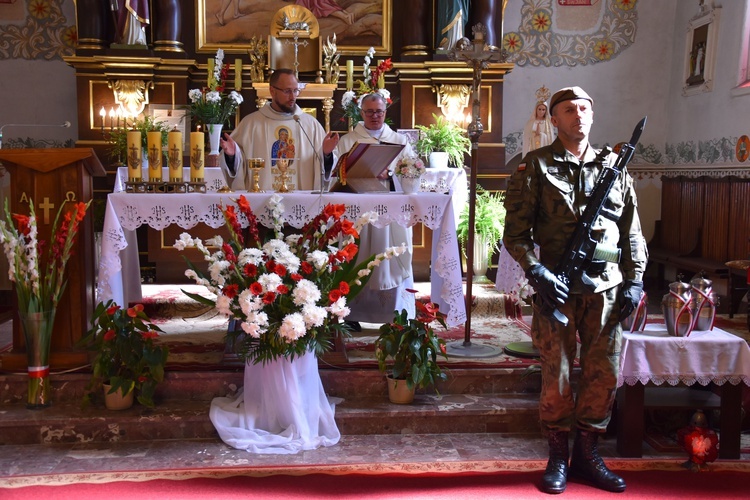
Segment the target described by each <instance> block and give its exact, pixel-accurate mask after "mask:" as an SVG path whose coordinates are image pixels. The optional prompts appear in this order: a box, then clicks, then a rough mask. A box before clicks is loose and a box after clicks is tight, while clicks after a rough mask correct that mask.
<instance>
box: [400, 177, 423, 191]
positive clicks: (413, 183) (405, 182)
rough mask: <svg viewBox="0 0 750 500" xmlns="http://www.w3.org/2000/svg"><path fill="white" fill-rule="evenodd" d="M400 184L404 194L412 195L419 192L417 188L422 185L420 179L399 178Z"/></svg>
mask: <svg viewBox="0 0 750 500" xmlns="http://www.w3.org/2000/svg"><path fill="white" fill-rule="evenodd" d="M400 182H401V189H402V190H403V191H404V194H414V193H418V192H419V187H420V186H421V184H422V177H414V178H410V177H401V179H400Z"/></svg>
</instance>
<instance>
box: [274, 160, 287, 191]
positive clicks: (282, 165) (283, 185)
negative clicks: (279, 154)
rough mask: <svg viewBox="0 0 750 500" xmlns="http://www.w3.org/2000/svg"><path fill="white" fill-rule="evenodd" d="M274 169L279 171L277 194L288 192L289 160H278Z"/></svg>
mask: <svg viewBox="0 0 750 500" xmlns="http://www.w3.org/2000/svg"><path fill="white" fill-rule="evenodd" d="M276 168H277V169H278V170H279V189H277V190H276V192H277V193H288V192H289V184H288V182H289V159H287V158H279V159H278V160H276Z"/></svg>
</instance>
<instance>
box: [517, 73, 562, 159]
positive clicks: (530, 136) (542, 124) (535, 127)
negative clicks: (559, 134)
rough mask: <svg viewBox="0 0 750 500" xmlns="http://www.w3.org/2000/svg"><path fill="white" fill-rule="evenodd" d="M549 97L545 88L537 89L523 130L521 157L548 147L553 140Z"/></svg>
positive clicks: (548, 92)
mask: <svg viewBox="0 0 750 500" xmlns="http://www.w3.org/2000/svg"><path fill="white" fill-rule="evenodd" d="M549 97H550V91H549V89H548V88H547V87H545V86H541V87H540V88H539V89H537V91H536V105H535V106H534V111H532V112H531V117H530V118H529V121H527V122H526V126H525V127H524V129H523V150H522V151H523V156H526V153H528V152H529V151H533V150H535V149H539V148H541V147H543V146H548V145H550V144H552V141H554V140H555V136H554V132H553V130H554V129H553V127H552V121H551V119H550V115H549V109H548V107H547V99H549Z"/></svg>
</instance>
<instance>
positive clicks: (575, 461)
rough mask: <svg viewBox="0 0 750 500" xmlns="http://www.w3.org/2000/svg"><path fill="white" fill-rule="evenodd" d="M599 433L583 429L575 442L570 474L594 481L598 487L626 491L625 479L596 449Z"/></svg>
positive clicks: (617, 491)
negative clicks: (608, 466)
mask: <svg viewBox="0 0 750 500" xmlns="http://www.w3.org/2000/svg"><path fill="white" fill-rule="evenodd" d="M598 438H599V435H598V434H597V433H595V432H590V431H581V430H579V431H578V433H577V434H576V439H575V442H574V443H573V457H572V458H571V460H570V475H571V476H573V477H576V478H579V479H584V480H586V481H590V482H592V483H594V485H595V486H596V487H597V488H601V489H603V490H607V491H613V492H615V493H619V492H622V491H625V481H624V480H623V479H622V478H621V477H620V476H618V475H617V474H615V473H614V472H612V471H611V470H609V469H608V468H607V466H606V465H604V460H602V457H600V456H599V451H598V450H597V449H596V441H597V439H598Z"/></svg>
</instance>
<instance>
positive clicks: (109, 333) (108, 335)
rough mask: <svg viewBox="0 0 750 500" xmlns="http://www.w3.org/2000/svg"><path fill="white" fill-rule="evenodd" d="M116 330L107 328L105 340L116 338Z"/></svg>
mask: <svg viewBox="0 0 750 500" xmlns="http://www.w3.org/2000/svg"><path fill="white" fill-rule="evenodd" d="M115 335H116V334H115V331H114V330H107V333H105V334H104V340H105V341H107V342H109V341H110V340H112V339H114V338H115Z"/></svg>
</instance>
